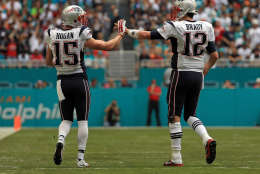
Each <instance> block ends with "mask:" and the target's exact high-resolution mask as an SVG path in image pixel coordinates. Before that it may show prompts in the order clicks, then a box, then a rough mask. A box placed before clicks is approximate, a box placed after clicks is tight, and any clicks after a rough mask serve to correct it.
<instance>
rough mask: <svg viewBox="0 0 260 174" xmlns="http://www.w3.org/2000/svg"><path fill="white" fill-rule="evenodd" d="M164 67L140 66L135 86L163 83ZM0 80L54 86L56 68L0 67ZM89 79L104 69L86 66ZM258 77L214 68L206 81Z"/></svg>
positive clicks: (257, 72)
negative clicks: (153, 81) (42, 81)
mask: <svg viewBox="0 0 260 174" xmlns="http://www.w3.org/2000/svg"><path fill="white" fill-rule="evenodd" d="M164 71H165V68H141V69H140V73H139V74H140V78H139V81H138V82H137V83H138V84H137V87H147V85H149V84H150V83H151V80H152V79H156V80H157V83H158V84H159V85H161V84H162V83H163V74H164ZM0 74H1V76H0V81H9V82H11V83H15V82H18V81H29V82H32V83H35V82H36V81H37V80H46V81H49V82H51V83H52V84H53V85H54V86H55V83H56V76H55V74H56V70H55V69H54V68H31V69H26V68H15V69H0ZM87 74H88V77H89V79H90V80H91V79H93V78H96V79H97V80H98V82H100V83H102V82H104V80H105V70H104V69H101V68H99V69H93V68H87ZM257 77H260V68H215V69H212V70H211V71H210V72H209V74H208V75H207V76H206V78H205V80H206V81H217V82H219V83H220V84H222V83H223V82H224V81H225V80H232V81H235V82H238V83H239V86H240V87H244V84H245V82H249V81H255V80H256V78H257Z"/></svg>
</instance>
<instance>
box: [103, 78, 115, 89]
mask: <svg viewBox="0 0 260 174" xmlns="http://www.w3.org/2000/svg"><path fill="white" fill-rule="evenodd" d="M115 87H116V84H115V81H114V80H113V79H108V81H107V82H105V83H104V84H103V88H115Z"/></svg>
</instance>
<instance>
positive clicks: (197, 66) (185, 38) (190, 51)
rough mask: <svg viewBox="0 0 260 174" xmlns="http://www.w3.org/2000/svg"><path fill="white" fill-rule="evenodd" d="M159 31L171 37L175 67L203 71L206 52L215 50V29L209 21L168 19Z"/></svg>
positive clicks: (164, 35)
mask: <svg viewBox="0 0 260 174" xmlns="http://www.w3.org/2000/svg"><path fill="white" fill-rule="evenodd" d="M158 32H159V33H160V34H161V35H162V37H164V38H165V39H171V43H172V47H173V54H174V56H173V59H172V68H173V69H176V70H179V71H196V72H202V71H203V68H204V60H203V59H204V55H205V52H206V51H208V52H211V50H213V51H215V45H214V43H215V36H214V30H213V27H212V25H211V24H210V23H208V22H205V21H185V20H183V21H168V22H166V23H165V24H164V25H163V27H161V28H159V29H158ZM212 47H214V48H212Z"/></svg>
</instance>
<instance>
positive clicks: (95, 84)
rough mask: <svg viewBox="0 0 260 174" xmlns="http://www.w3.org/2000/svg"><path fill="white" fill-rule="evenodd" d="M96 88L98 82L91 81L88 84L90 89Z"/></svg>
mask: <svg viewBox="0 0 260 174" xmlns="http://www.w3.org/2000/svg"><path fill="white" fill-rule="evenodd" d="M97 86H98V81H97V79H92V80H91V82H90V87H91V88H96V87H97Z"/></svg>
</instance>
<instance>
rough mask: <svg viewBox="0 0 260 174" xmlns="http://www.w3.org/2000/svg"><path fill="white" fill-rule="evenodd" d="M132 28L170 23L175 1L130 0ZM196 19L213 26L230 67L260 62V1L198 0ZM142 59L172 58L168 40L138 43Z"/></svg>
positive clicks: (145, 28) (220, 51)
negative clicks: (243, 63)
mask: <svg viewBox="0 0 260 174" xmlns="http://www.w3.org/2000/svg"><path fill="white" fill-rule="evenodd" d="M130 2H131V3H130V4H131V19H130V23H131V27H133V28H139V29H144V30H153V29H156V28H158V27H159V26H160V25H161V24H162V23H163V22H164V21H167V20H170V12H171V9H172V0H130ZM196 2H197V9H198V14H197V15H196V16H195V19H196V20H204V21H208V22H210V23H212V24H213V26H214V29H215V36H216V45H217V48H218V51H219V53H220V57H221V58H226V60H227V64H228V66H234V65H239V64H241V63H242V62H243V61H249V62H254V61H255V60H260V0H196ZM134 46H135V49H136V50H137V51H138V52H139V53H140V59H148V60H149V59H167V58H170V57H171V51H170V50H171V48H170V44H169V42H168V41H135V43H134Z"/></svg>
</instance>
